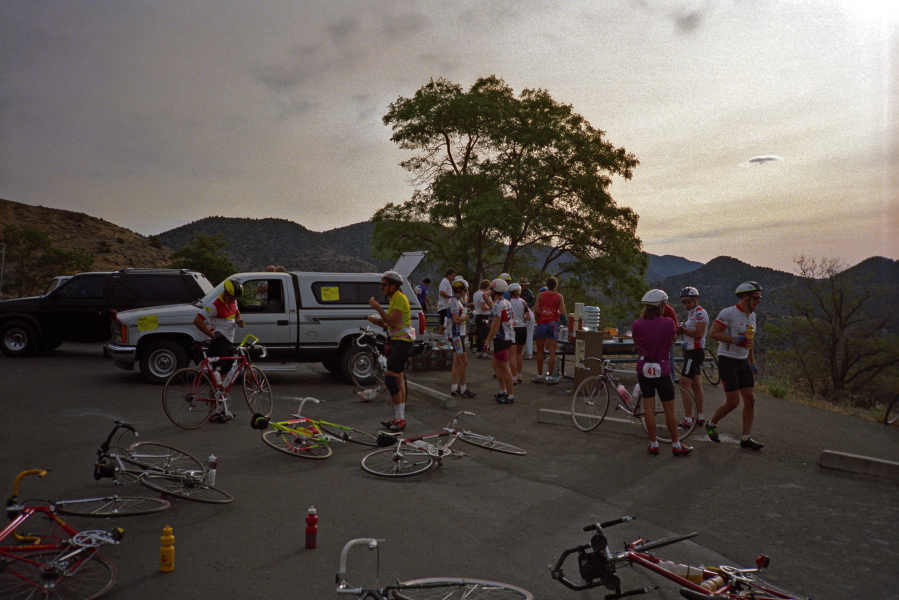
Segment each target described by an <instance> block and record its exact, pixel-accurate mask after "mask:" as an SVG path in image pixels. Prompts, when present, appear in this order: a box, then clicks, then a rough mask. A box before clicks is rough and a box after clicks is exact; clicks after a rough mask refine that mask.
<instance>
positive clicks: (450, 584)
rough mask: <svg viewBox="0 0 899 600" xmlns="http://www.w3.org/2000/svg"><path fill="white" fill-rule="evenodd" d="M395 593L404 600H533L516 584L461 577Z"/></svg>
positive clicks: (415, 583) (418, 583)
mask: <svg viewBox="0 0 899 600" xmlns="http://www.w3.org/2000/svg"><path fill="white" fill-rule="evenodd" d="M400 586H410V587H400V588H399V589H395V590H394V591H393V593H394V595H395V596H396V597H397V598H401V599H402V600H533V598H534V596H533V594H531V593H530V592H529V591H527V590H525V589H522V588H520V587H518V586H516V585H510V584H508V583H499V582H498V581H488V580H486V579H463V578H459V577H428V578H425V579H412V580H410V581H404V582H402V583H401V584H400Z"/></svg>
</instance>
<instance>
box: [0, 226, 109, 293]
mask: <svg viewBox="0 0 899 600" xmlns="http://www.w3.org/2000/svg"><path fill="white" fill-rule="evenodd" d="M0 243H2V244H4V245H5V248H6V256H5V262H6V265H8V266H9V268H10V269H9V271H8V274H9V279H8V280H7V282H4V288H5V289H6V291H8V292H11V293H12V295H14V296H28V295H31V294H36V293H38V292H40V291H42V290H43V289H44V288H45V287H46V285H47V282H48V281H49V280H50V279H52V278H53V277H56V276H57V275H70V274H75V273H81V272H83V271H90V270H91V267H92V265H93V264H94V259H93V257H92V256H91V255H90V254H88V253H87V252H85V251H83V250H74V251H70V250H63V249H62V248H57V247H56V246H54V245H53V242H52V241H51V240H50V236H49V235H48V234H47V233H45V232H43V231H41V230H39V229H34V228H31V227H16V226H14V225H8V226H7V227H6V228H4V230H3V236H2V238H0Z"/></svg>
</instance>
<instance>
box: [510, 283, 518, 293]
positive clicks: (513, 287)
mask: <svg viewBox="0 0 899 600" xmlns="http://www.w3.org/2000/svg"><path fill="white" fill-rule="evenodd" d="M520 291H521V284H519V283H510V284H509V293H510V294H511V293H512V292H520Z"/></svg>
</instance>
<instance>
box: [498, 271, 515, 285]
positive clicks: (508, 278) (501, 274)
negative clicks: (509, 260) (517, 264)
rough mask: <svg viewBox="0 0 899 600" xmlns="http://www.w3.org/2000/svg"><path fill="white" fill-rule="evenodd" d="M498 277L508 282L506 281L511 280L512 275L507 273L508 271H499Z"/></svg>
mask: <svg viewBox="0 0 899 600" xmlns="http://www.w3.org/2000/svg"><path fill="white" fill-rule="evenodd" d="M499 279H502V280H503V281H505V282H506V283H508V282H510V281H512V276H511V275H509V274H508V273H500V274H499Z"/></svg>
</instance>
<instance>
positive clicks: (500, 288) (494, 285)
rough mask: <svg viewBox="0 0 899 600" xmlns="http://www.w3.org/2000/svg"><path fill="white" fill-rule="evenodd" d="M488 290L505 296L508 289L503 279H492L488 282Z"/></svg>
mask: <svg viewBox="0 0 899 600" xmlns="http://www.w3.org/2000/svg"><path fill="white" fill-rule="evenodd" d="M490 288H491V289H492V290H493V291H495V292H497V293H498V294H505V293H506V291H507V290H508V289H509V284H508V283H506V280H505V279H494V280H493V281H491V282H490Z"/></svg>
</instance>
